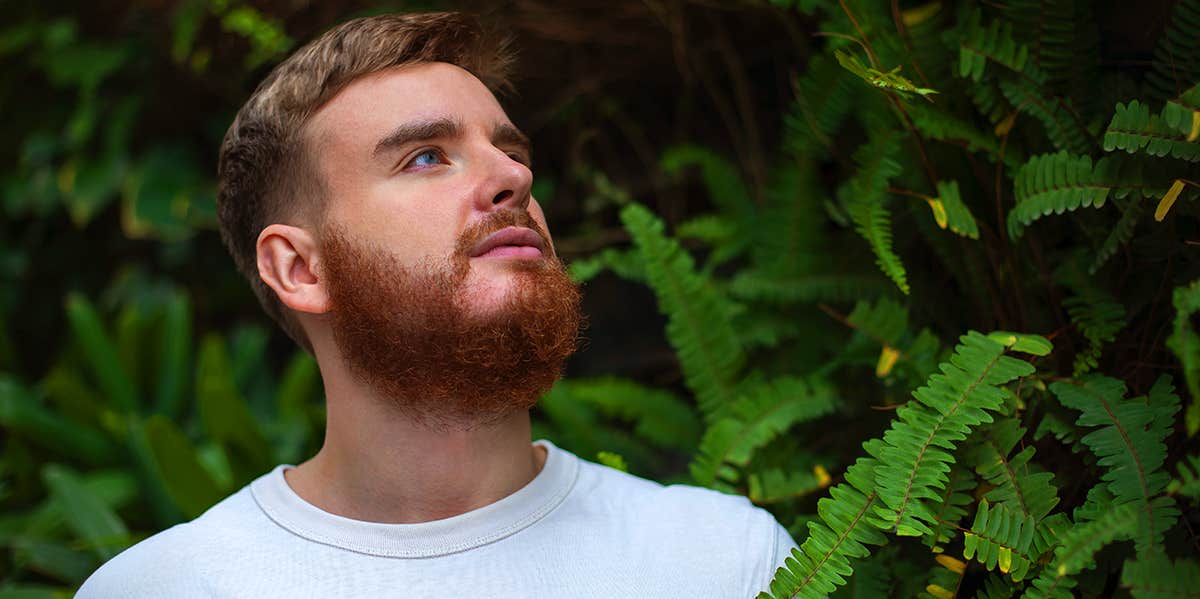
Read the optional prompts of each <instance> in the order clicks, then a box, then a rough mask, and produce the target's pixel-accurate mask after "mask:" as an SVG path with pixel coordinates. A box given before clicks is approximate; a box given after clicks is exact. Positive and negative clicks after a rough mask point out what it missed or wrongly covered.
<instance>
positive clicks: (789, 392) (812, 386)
mask: <svg viewBox="0 0 1200 599" xmlns="http://www.w3.org/2000/svg"><path fill="white" fill-rule="evenodd" d="M743 387H744V389H745V390H744V391H742V392H741V394H740V397H739V398H738V399H737V401H736V402H734V403H733V404H732V405H731V406H730V408H729V410H727V411H726V414H727V415H726V416H725V417H722V418H720V419H718V420H717V421H716V422H714V423H713V424H712V425H711V426H709V428H708V430H707V431H706V432H705V433H704V438H703V439H701V441H700V447H699V449H698V450H697V452H696V459H695V460H694V461H693V462H692V464H691V472H692V478H694V479H695V480H696V482H697V483H698V484H701V485H705V486H712V485H714V484H715V485H717V486H718V487H721V488H726V486H725V485H724V484H722V483H720V482H719V481H718V479H724V481H727V482H730V483H733V482H737V481H738V480H739V479H740V476H739V475H738V473H737V470H735V469H733V468H731V467H732V466H737V467H745V466H746V465H747V464H749V463H750V459H751V458H752V457H753V456H754V452H755V451H756V450H758V449H759V448H760V447H762V446H764V445H766V444H767V443H769V442H770V441H771V440H772V439H774V438H775V437H777V436H779V435H780V434H782V433H783V432H784V431H786V430H787V429H789V428H791V427H792V426H793V425H795V424H797V423H799V422H805V421H808V420H812V419H814V418H818V417H820V416H823V415H825V414H828V413H829V412H830V411H832V410H833V408H834V406H835V403H836V396H835V394H834V392H833V388H832V387H831V386H830V385H829V384H828V383H826V382H824V381H821V380H819V379H812V380H805V379H801V378H795V377H780V378H777V379H774V380H770V381H753V380H752V381H750V382H747V383H746V384H744V385H743Z"/></svg>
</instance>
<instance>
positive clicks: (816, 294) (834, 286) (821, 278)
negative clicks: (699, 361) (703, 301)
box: [729, 270, 892, 304]
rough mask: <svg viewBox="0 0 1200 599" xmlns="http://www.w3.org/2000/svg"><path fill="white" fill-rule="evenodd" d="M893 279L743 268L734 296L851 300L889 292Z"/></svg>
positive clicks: (771, 299) (769, 299) (789, 301)
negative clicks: (786, 273) (783, 274)
mask: <svg viewBox="0 0 1200 599" xmlns="http://www.w3.org/2000/svg"><path fill="white" fill-rule="evenodd" d="M891 288H892V286H891V283H888V282H887V280H886V279H884V278H882V277H880V276H878V275H877V274H876V275H861V274H853V273H828V274H820V273H813V274H797V275H792V276H779V275H776V274H774V273H772V272H762V271H760V270H743V271H741V272H739V273H738V274H737V275H736V276H734V278H733V281H731V282H730V286H729V291H730V293H732V294H733V295H734V296H736V297H738V298H741V299H747V300H753V301H763V302H771V303H778V304H795V303H807V302H818V301H827V302H849V301H854V300H856V299H858V298H862V297H875V296H879V295H882V294H884V293H887V292H888V291H889V290H890V289H891Z"/></svg>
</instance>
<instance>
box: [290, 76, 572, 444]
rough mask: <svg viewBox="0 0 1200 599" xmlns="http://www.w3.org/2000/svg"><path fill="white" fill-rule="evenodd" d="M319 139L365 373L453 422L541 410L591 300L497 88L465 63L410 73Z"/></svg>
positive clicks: (353, 94) (339, 297)
mask: <svg viewBox="0 0 1200 599" xmlns="http://www.w3.org/2000/svg"><path fill="white" fill-rule="evenodd" d="M310 132H311V134H312V135H311V136H310V140H311V141H312V142H313V152H314V154H315V155H316V156H317V159H316V162H317V164H318V165H319V168H320V171H321V176H322V177H323V178H324V180H325V181H326V184H327V188H328V189H327V191H328V198H327V200H326V202H327V206H328V208H327V210H326V215H325V218H324V222H323V223H322V225H321V227H320V231H319V232H318V239H319V244H320V247H321V251H322V254H323V259H322V260H323V263H322V264H321V266H319V267H318V268H317V270H318V272H319V273H320V274H321V276H322V278H323V280H324V281H325V285H326V288H327V289H328V293H329V298H330V302H331V304H332V308H331V310H330V313H329V323H330V327H331V329H332V332H333V338H334V341H335V342H336V344H337V347H338V350H339V353H340V354H341V356H342V359H343V360H344V361H345V363H346V365H347V366H348V367H349V369H350V371H351V372H352V373H353V374H354V375H355V376H356V377H357V378H358V379H359V380H360V381H361V382H363V383H365V384H367V385H368V386H370V387H371V388H372V389H373V390H374V391H375V393H376V395H378V396H380V397H382V398H385V399H388V400H391V401H392V402H393V403H394V404H395V405H396V406H397V407H399V408H400V409H402V410H404V411H405V412H407V413H408V414H410V415H411V416H413V417H415V418H417V419H419V420H420V421H423V422H426V423H429V424H431V425H434V426H437V427H440V428H446V427H455V428H462V427H470V426H475V425H479V424H484V423H487V422H491V421H495V420H497V419H498V418H501V417H503V416H504V415H505V414H509V413H511V412H513V411H515V410H519V409H528V408H530V407H532V406H533V404H534V403H535V402H536V401H537V399H538V397H539V396H540V395H541V394H542V393H544V392H545V391H547V390H549V388H550V386H551V385H553V383H554V381H555V379H557V377H558V375H559V373H560V371H561V370H562V366H563V363H564V361H565V360H566V358H567V357H568V356H569V355H570V354H571V353H572V352H573V351H574V348H575V341H576V335H577V333H578V329H579V323H580V314H579V292H578V289H577V288H576V286H575V284H574V283H573V282H572V281H571V280H570V278H569V277H568V276H567V274H566V271H565V270H564V268H563V266H562V264H561V262H559V260H558V258H557V257H556V256H555V255H554V250H553V246H552V245H551V243H550V236H549V234H548V233H547V232H546V222H545V217H544V216H543V214H542V211H541V208H540V207H538V205H537V203H536V202H534V201H533V199H532V198H531V197H530V184H531V179H532V175H531V174H530V171H529V167H528V162H529V158H528V151H529V150H528V145H527V142H526V141H525V140H524V136H523V135H521V134H520V133H518V132H517V131H516V129H515V128H514V127H513V126H512V125H511V124H510V123H509V121H508V119H507V117H506V116H505V114H504V112H503V110H501V109H500V106H499V105H498V104H497V103H496V101H495V99H494V98H493V97H492V94H491V93H490V92H489V91H488V90H487V88H486V87H484V86H483V84H481V83H480V82H479V81H478V80H477V79H475V78H474V77H473V76H471V75H470V74H468V73H467V72H466V71H464V70H462V69H459V68H458V67H454V66H451V65H447V64H441V63H432V64H424V65H419V66H414V67H406V68H403V69H395V70H391V71H388V72H385V73H382V74H379V75H376V76H372V77H368V78H365V79H363V80H360V81H358V82H355V83H354V84H352V85H350V86H348V87H347V88H346V89H345V90H344V91H343V92H342V93H341V94H339V95H338V96H336V97H335V98H334V99H333V100H332V101H331V102H330V103H329V104H327V105H326V106H325V107H324V108H323V109H322V110H321V111H319V112H318V113H317V115H315V116H314V119H313V121H312V129H311V131H310Z"/></svg>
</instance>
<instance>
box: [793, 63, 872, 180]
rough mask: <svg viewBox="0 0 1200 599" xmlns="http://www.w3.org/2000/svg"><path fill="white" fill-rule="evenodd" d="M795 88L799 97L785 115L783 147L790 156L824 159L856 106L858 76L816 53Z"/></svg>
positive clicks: (795, 83)
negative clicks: (834, 138)
mask: <svg viewBox="0 0 1200 599" xmlns="http://www.w3.org/2000/svg"><path fill="white" fill-rule="evenodd" d="M792 88H793V90H794V93H795V96H796V100H795V103H794V104H793V105H792V107H791V110H789V111H788V113H787V115H785V116H784V121H783V123H784V135H783V147H784V149H785V151H786V152H787V154H788V155H789V156H798V157H799V156H813V157H816V158H823V157H825V156H827V155H828V154H829V150H830V149H831V148H832V147H833V136H834V135H835V134H836V133H837V130H838V128H839V127H841V125H842V122H843V121H845V119H846V115H848V114H849V113H850V111H851V110H853V108H854V105H855V94H856V93H857V86H856V85H855V82H854V77H853V76H852V75H851V74H850V73H849V72H848V71H846V70H845V69H843V68H841V67H840V66H838V64H837V63H836V62H834V61H833V60H830V59H829V58H828V57H827V56H824V55H821V56H815V57H813V59H812V60H810V61H809V62H808V70H807V71H805V72H804V74H803V75H802V76H800V77H799V78H798V79H795V80H793V84H792Z"/></svg>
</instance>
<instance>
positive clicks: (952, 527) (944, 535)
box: [921, 464, 975, 553]
mask: <svg viewBox="0 0 1200 599" xmlns="http://www.w3.org/2000/svg"><path fill="white" fill-rule="evenodd" d="M974 488H975V477H974V476H972V475H971V471H970V469H968V468H963V467H961V466H959V465H958V464H952V465H951V466H950V472H949V473H947V475H946V488H945V489H943V490H942V492H941V494H940V497H938V498H937V499H935V500H933V501H932V502H930V503H931V504H932V505H933V523H932V524H930V528H931V529H932V530H931V532H930V533H929V534H927V535H925V537H924V538H923V539H921V541H922V542H923V543H925V545H927V546H929V548H930V549H931V550H932V551H933V552H934V553H941V552H942V551H943V547H942V545H943V544H945V543H948V542H950V541H951V540H952V539H953V538H954V536H955V535H956V534H957V533H958V522H959V521H960V520H962V519H963V518H965V517H966V515H967V509H966V506H968V505H971V502H972V498H971V494H970V491H971V490H972V489H974Z"/></svg>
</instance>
